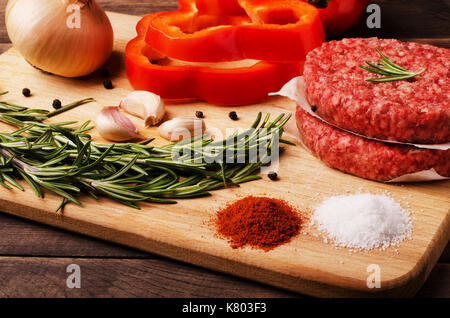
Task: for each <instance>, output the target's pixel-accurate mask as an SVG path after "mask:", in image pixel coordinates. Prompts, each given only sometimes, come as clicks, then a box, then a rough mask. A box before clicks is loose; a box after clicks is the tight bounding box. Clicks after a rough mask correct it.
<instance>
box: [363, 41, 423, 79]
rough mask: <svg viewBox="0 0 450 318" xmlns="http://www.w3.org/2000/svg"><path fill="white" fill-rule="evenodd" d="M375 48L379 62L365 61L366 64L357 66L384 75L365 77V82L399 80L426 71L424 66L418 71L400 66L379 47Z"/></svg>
mask: <svg viewBox="0 0 450 318" xmlns="http://www.w3.org/2000/svg"><path fill="white" fill-rule="evenodd" d="M375 50H377V52H378V54H379V55H380V60H379V62H378V63H377V64H374V63H370V62H368V61H366V64H367V65H368V66H365V65H359V67H360V68H362V69H365V70H367V71H369V72H372V73H376V74H381V75H384V76H383V77H377V78H368V79H366V81H367V82H375V83H382V82H393V81H400V80H405V79H409V78H413V77H415V76H417V75H420V74H422V73H423V72H425V71H426V68H424V69H422V70H420V71H419V72H411V71H408V70H407V69H405V68H403V67H401V66H400V65H398V64H395V63H394V62H392V61H391V60H390V59H389V58H388V57H387V56H386V55H384V54H383V53H382V52H381V51H380V49H378V48H375Z"/></svg>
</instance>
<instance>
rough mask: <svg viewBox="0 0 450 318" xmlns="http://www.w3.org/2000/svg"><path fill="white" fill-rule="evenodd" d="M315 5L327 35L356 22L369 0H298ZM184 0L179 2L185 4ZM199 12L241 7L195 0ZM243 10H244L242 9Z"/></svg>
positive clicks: (230, 1) (222, 0)
mask: <svg viewBox="0 0 450 318" xmlns="http://www.w3.org/2000/svg"><path fill="white" fill-rule="evenodd" d="M298 1H303V2H308V3H311V4H313V5H315V6H316V7H317V8H318V9H319V13H320V17H321V19H322V22H323V25H324V27H325V32H326V34H327V35H337V34H341V33H343V32H345V31H347V30H348V29H350V28H351V27H352V26H353V25H355V24H357V23H358V21H359V19H360V17H361V15H362V13H363V11H364V9H365V8H366V7H367V5H368V4H369V2H370V1H369V0H298ZM185 2H186V0H180V1H179V4H180V5H183V6H186V3H185ZM195 3H196V6H197V9H198V11H199V13H200V14H215V15H238V14H242V12H243V9H242V7H240V6H239V2H238V0H195ZM244 12H245V11H244Z"/></svg>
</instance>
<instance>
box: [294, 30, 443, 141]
mask: <svg viewBox="0 0 450 318" xmlns="http://www.w3.org/2000/svg"><path fill="white" fill-rule="evenodd" d="M376 47H378V48H379V49H380V50H381V51H382V52H383V53H384V54H385V55H387V56H388V57H389V58H390V59H391V60H392V61H393V62H395V63H397V64H399V65H400V66H403V67H405V68H406V69H408V70H410V71H413V72H417V71H420V70H421V69H422V68H424V67H425V68H426V69H427V70H426V71H425V72H424V73H423V74H421V75H419V76H416V77H415V78H414V79H412V80H401V81H394V82H386V83H371V82H367V81H366V79H368V78H374V77H380V76H381V75H379V74H374V73H371V72H369V71H367V70H363V69H361V68H360V67H358V66H359V65H364V63H365V61H369V62H372V63H375V64H376V63H377V62H378V61H379V59H380V56H379V54H378V53H377V51H376V50H375V48H376ZM303 76H304V79H305V84H306V93H307V96H308V100H309V102H310V103H311V105H315V106H316V107H317V114H318V115H319V116H320V117H322V118H323V119H324V120H326V121H328V122H329V123H332V124H334V125H336V126H338V127H341V128H344V129H347V130H350V131H354V132H356V133H359V134H362V135H364V136H368V137H373V138H378V139H384V140H395V141H402V142H411V143H423V144H438V143H447V142H450V50H448V49H445V48H438V47H435V46H431V45H425V44H419V43H407V42H401V41H398V40H390V39H389V40H387V39H377V38H368V39H358V38H357V39H344V40H341V41H331V42H327V43H324V44H323V45H322V46H321V47H320V48H317V49H315V50H313V51H311V52H310V53H309V54H308V56H307V58H306V62H305V70H304V74H303Z"/></svg>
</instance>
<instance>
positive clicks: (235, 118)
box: [228, 111, 238, 120]
mask: <svg viewBox="0 0 450 318" xmlns="http://www.w3.org/2000/svg"><path fill="white" fill-rule="evenodd" d="M228 116H229V117H230V118H231V119H232V120H238V115H237V113H236V112H235V111H233V112H230V113H229V114H228Z"/></svg>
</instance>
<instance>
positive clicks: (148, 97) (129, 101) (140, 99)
mask: <svg viewBox="0 0 450 318" xmlns="http://www.w3.org/2000/svg"><path fill="white" fill-rule="evenodd" d="M119 107H120V108H121V109H123V110H124V111H126V112H127V113H129V114H130V115H133V116H136V117H139V118H142V119H144V120H145V126H146V127H149V126H154V125H157V124H159V123H160V122H161V120H162V119H163V117H164V114H165V113H166V111H165V108H164V103H163V102H162V101H161V98H160V97H159V96H158V95H156V94H153V93H150V92H146V91H135V92H132V93H130V94H129V95H128V96H127V97H125V98H124V99H122V101H121V102H120V105H119Z"/></svg>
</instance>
